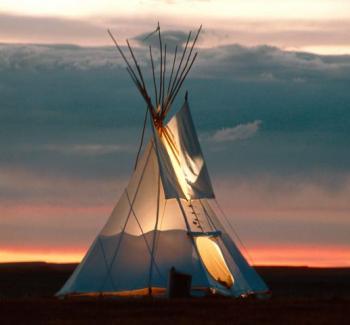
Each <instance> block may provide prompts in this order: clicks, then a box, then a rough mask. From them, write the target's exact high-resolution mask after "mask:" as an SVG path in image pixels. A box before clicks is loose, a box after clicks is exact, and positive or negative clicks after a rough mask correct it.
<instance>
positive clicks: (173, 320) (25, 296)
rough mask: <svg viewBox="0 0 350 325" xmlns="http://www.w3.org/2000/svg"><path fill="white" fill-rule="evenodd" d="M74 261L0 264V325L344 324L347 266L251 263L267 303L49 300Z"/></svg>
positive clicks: (349, 296) (348, 306) (348, 307)
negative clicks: (264, 288)
mask: <svg viewBox="0 0 350 325" xmlns="http://www.w3.org/2000/svg"><path fill="white" fill-rule="evenodd" d="M74 267H75V265H73V264H45V263H13V264H0V324H1V325H2V324H121V323H123V324H165V323H166V324H193V325H195V324H350V269H347V268H339V269H318V268H302V267H298V268H288V267H257V270H258V272H259V273H260V274H261V276H262V277H263V278H264V279H265V281H266V282H267V284H268V285H269V287H270V288H271V290H272V292H273V295H272V298H271V299H269V300H256V299H250V298H248V299H232V298H223V297H221V298H220V297H208V298H196V299H183V300H181V299H180V300H167V299H161V298H158V299H151V298H134V299H125V298H124V299H117V300H108V299H89V300H57V299H55V298H54V297H53V295H54V293H55V292H56V291H57V290H58V289H59V288H60V287H61V286H62V285H63V283H64V282H65V280H66V279H67V278H68V276H69V275H70V273H71V272H72V270H73V269H74Z"/></svg>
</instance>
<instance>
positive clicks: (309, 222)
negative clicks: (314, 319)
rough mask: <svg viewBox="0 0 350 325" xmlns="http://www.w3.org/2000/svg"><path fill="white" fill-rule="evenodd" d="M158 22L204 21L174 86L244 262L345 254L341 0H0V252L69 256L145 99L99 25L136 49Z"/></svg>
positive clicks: (348, 257)
mask: <svg viewBox="0 0 350 325" xmlns="http://www.w3.org/2000/svg"><path fill="white" fill-rule="evenodd" d="M157 21H160V23H161V26H162V29H163V30H164V31H167V37H166V39H167V40H168V41H169V44H170V43H171V42H174V40H175V41H180V42H181V41H183V39H184V32H187V31H188V30H189V29H196V28H198V26H199V24H201V23H202V24H203V27H204V31H203V33H202V35H201V38H200V40H199V48H200V54H199V58H198V61H197V62H196V66H195V67H194V69H193V71H192V74H191V75H190V77H189V79H188V81H187V82H186V84H185V89H189V92H190V104H191V108H192V111H193V117H194V120H195V124H196V127H197V129H198V133H199V136H200V140H201V144H202V148H203V151H204V155H205V157H206V158H207V161H208V167H209V172H210V174H211V178H212V181H213V184H214V187H215V189H216V194H217V195H216V196H217V198H218V200H219V201H220V202H221V204H222V206H223V208H224V209H225V211H226V213H227V214H228V215H229V216H230V220H231V221H232V223H233V225H234V226H235V229H236V230H237V232H238V233H239V234H240V237H241V239H242V240H243V241H244V243H245V246H246V247H247V248H248V251H249V255H250V256H251V261H252V262H253V263H255V264H283V265H287V264H290V265H314V266H350V235H349V233H350V200H349V197H350V151H349V143H350V91H349V89H350V2H349V1H346V0H318V1H312V0H303V1H301V0H293V1H292V0H286V1H277V0H266V1H258V0H244V1H243V0H237V1H234V0H233V1H232V0H218V1H210V0H193V1H185V0H183V1H176V0H167V1H165V0H164V1H161V0H138V1H137V0H129V1H125V2H124V1H107V0H99V1H97V0H94V1H93V0H87V1H82V0H81V1H71V0H70V1H66V0H61V1H45V2H43V1H39V0H25V1H21V0H18V1H13V0H12V1H9V0H2V1H0V149H1V155H0V262H1V261H16V260H46V261H56V262H64V261H67V262H69V261H79V260H80V258H81V257H82V256H83V254H84V252H85V251H86V250H87V248H88V247H89V245H90V243H91V242H92V241H93V239H94V236H95V235H96V234H97V232H98V231H99V230H100V229H101V227H102V226H103V224H104V223H105V221H106V220H107V218H108V216H109V214H110V212H111V210H112V208H113V206H114V204H115V203H116V201H117V200H118V197H119V195H120V194H121V192H122V191H123V189H124V186H125V185H126V182H127V180H128V178H129V176H130V173H131V170H132V165H133V161H134V157H135V155H136V149H135V148H136V144H137V143H138V139H139V134H140V128H141V124H142V119H143V111H144V105H143V102H142V100H141V98H139V96H138V93H137V91H136V90H135V89H134V86H133V84H132V82H131V81H130V80H129V78H128V75H127V73H126V71H125V68H124V65H123V63H122V61H121V59H120V57H119V56H118V54H117V53H116V52H115V50H114V48H112V47H111V41H110V39H109V38H108V35H107V33H106V30H107V28H110V29H111V30H112V31H113V32H114V33H115V34H116V35H117V37H118V38H119V39H121V40H123V39H125V38H126V37H128V38H131V39H132V42H133V44H134V45H135V46H136V48H137V55H138V57H139V58H140V59H141V58H145V59H146V58H148V54H147V48H146V47H145V46H144V45H143V44H142V42H141V43H140V42H137V39H140V37H138V36H140V35H143V34H145V33H149V32H151V31H152V30H153V29H154V28H155V26H156V24H157ZM347 54H348V55H347ZM145 59H141V65H142V67H144V68H145V69H146V68H147V66H148V63H147V62H146V60H145ZM146 71H147V69H146ZM180 97H181V98H182V97H183V94H181V95H180ZM177 104H180V101H179V102H178V103H177Z"/></svg>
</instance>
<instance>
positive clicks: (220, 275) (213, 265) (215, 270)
mask: <svg viewBox="0 0 350 325" xmlns="http://www.w3.org/2000/svg"><path fill="white" fill-rule="evenodd" d="M196 245H197V249H198V252H199V256H200V257H201V259H202V262H203V264H204V266H205V268H206V270H207V272H208V273H209V275H210V276H211V277H212V278H213V279H214V280H215V281H217V282H218V283H220V284H222V285H223V286H224V287H225V288H227V289H230V288H231V287H232V285H233V283H234V278H233V276H232V274H231V272H230V270H229V268H228V266H227V264H226V261H225V259H224V256H223V255H222V252H221V249H220V247H219V246H218V244H217V243H216V242H215V239H214V238H212V237H197V238H196Z"/></svg>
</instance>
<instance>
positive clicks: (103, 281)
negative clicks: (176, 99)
mask: <svg viewBox="0 0 350 325" xmlns="http://www.w3.org/2000/svg"><path fill="white" fill-rule="evenodd" d="M199 31H200V30H199ZM198 34H199V32H198ZM198 34H197V37H198ZM160 37H161V35H160V31H159V38H160ZM197 37H196V38H195V40H194V42H193V44H192V48H191V51H190V56H189V58H191V55H192V49H193V47H194V44H195V41H196V39H197ZM160 40H161V38H160ZM116 45H117V47H118V49H119V50H120V48H119V46H118V44H117V43H116ZM160 46H162V45H160ZM187 46H188V42H187V44H186V47H185V49H184V52H185V53H186V49H187ZM161 48H162V47H161ZM130 51H131V54H132V57H133V58H134V56H133V53H132V50H131V48H130ZM121 53H122V52H121ZM122 55H123V57H124V58H125V56H124V54H123V53H122ZM125 60H126V59H125ZM161 60H162V63H163V64H164V65H165V63H164V62H163V59H162V58H161ZM187 61H188V62H189V61H190V59H188V60H187ZM174 62H175V59H174ZM192 62H193V61H192ZM127 64H128V67H129V69H131V66H130V64H129V62H127ZM135 65H136V68H137V70H138V71H139V67H138V65H137V62H136V60H135ZM180 68H181V65H179V68H178V70H179V71H180V75H181V71H182V70H180ZM173 70H174V69H173ZM131 71H132V70H131ZM129 72H130V71H129ZM185 72H186V71H185ZM187 72H188V71H187ZM132 73H134V74H135V75H134V76H132V77H133V78H134V79H135V76H136V73H135V72H133V71H132V72H131V74H132ZM183 75H184V74H183ZM186 75H187V73H186ZM162 78H163V80H164V79H165V77H164V75H163V76H160V79H162ZM182 78H183V76H182ZM170 79H171V78H170ZM179 80H180V81H179ZM134 81H136V83H139V85H138V88H139V90H140V92H141V93H142V92H143V91H144V92H145V94H146V96H148V95H147V92H146V91H145V87H144V85H143V78H142V75H141V73H140V79H139V78H136V80H134ZM182 81H183V80H182ZM173 82H174V83H175V82H181V79H177V78H176V77H175V78H174V79H173ZM163 83H164V81H163ZM181 83H182V82H181ZM169 85H171V84H170V83H169ZM140 88H141V89H140ZM161 88H162V84H160V87H159V89H161ZM164 89H165V87H164V85H163V91H164ZM169 89H171V87H169ZM174 94H175V93H173V94H172V95H171V93H169V92H168V93H167V96H164V98H163V99H161V98H162V96H161V95H160V96H159V101H158V105H157V106H156V107H157V108H154V106H153V105H152V104H151V101H150V98H149V97H148V98H145V100H146V102H147V104H148V110H149V112H150V117H151V118H150V124H151V128H152V137H151V139H150V141H149V142H148V144H147V145H146V146H145V149H144V151H143V154H142V155H141V157H140V159H138V160H137V164H136V166H135V170H134V172H133V174H132V176H131V179H130V182H129V184H128V186H127V187H126V189H125V191H124V193H123V194H122V195H121V198H120V199H119V202H118V203H117V205H116V207H115V208H114V210H113V212H112V214H111V216H110V218H109V219H108V221H107V223H106V225H105V226H104V227H103V229H102V230H101V232H100V233H99V234H98V236H97V238H96V239H95V241H94V243H93V244H92V246H91V247H90V249H89V251H88V252H87V254H86V256H85V257H84V259H83V260H82V262H81V263H80V265H79V266H78V267H77V268H76V270H75V271H74V273H73V274H72V276H71V277H70V278H69V280H68V281H67V282H66V284H65V285H64V286H63V288H62V289H61V290H60V291H59V292H58V295H59V296H64V295H82V294H83V295H96V294H98V295H100V294H106V295H107V294H111V295H136V294H153V295H156V294H163V293H165V290H166V288H167V285H168V277H169V271H170V269H171V268H173V267H174V268H175V269H176V270H177V271H178V272H182V273H185V274H188V275H191V276H192V284H191V289H192V292H193V293H194V292H198V291H202V292H203V291H205V292H213V293H215V292H216V293H221V294H224V295H229V296H241V295H246V294H253V293H263V292H267V291H268V288H267V286H266V285H265V283H264V282H263V280H262V279H261V278H260V277H259V275H258V274H257V273H256V272H255V270H254V269H253V268H252V267H251V266H250V265H249V264H248V263H247V261H246V259H245V258H244V257H243V255H242V254H241V252H240V250H239V249H238V247H237V246H236V244H235V243H234V241H233V240H232V238H231V236H230V235H229V233H228V231H227V229H228V227H229V224H228V223H227V219H225V218H224V217H223V216H222V215H221V216H220V213H219V210H218V209H217V208H216V206H215V202H216V201H215V197H214V191H213V188H212V185H211V182H210V178H209V174H208V170H207V167H206V164H205V160H204V158H203V155H202V152H201V148H200V145H199V141H198V137H197V134H196V131H195V128H194V124H193V121H192V117H191V113H190V109H189V105H188V101H187V99H186V101H185V103H184V105H183V107H182V108H181V109H180V110H179V111H178V112H177V113H176V114H175V115H174V116H173V117H172V118H171V119H170V121H169V122H168V123H166V124H164V118H165V116H166V113H167V111H168V110H169V105H170V103H171V102H172V96H174ZM144 97H145V96H144ZM156 97H157V96H156ZM157 99H158V97H157ZM150 105H151V106H150Z"/></svg>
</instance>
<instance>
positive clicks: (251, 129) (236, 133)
mask: <svg viewBox="0 0 350 325" xmlns="http://www.w3.org/2000/svg"><path fill="white" fill-rule="evenodd" d="M260 126H261V121H254V122H250V123H246V124H239V125H237V126H234V127H232V128H224V129H221V130H219V131H216V132H215V133H214V134H213V135H212V136H211V137H210V138H209V140H211V141H213V142H229V141H236V140H244V139H249V138H251V137H253V136H254V135H255V134H256V133H257V132H258V130H259V128H260Z"/></svg>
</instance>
